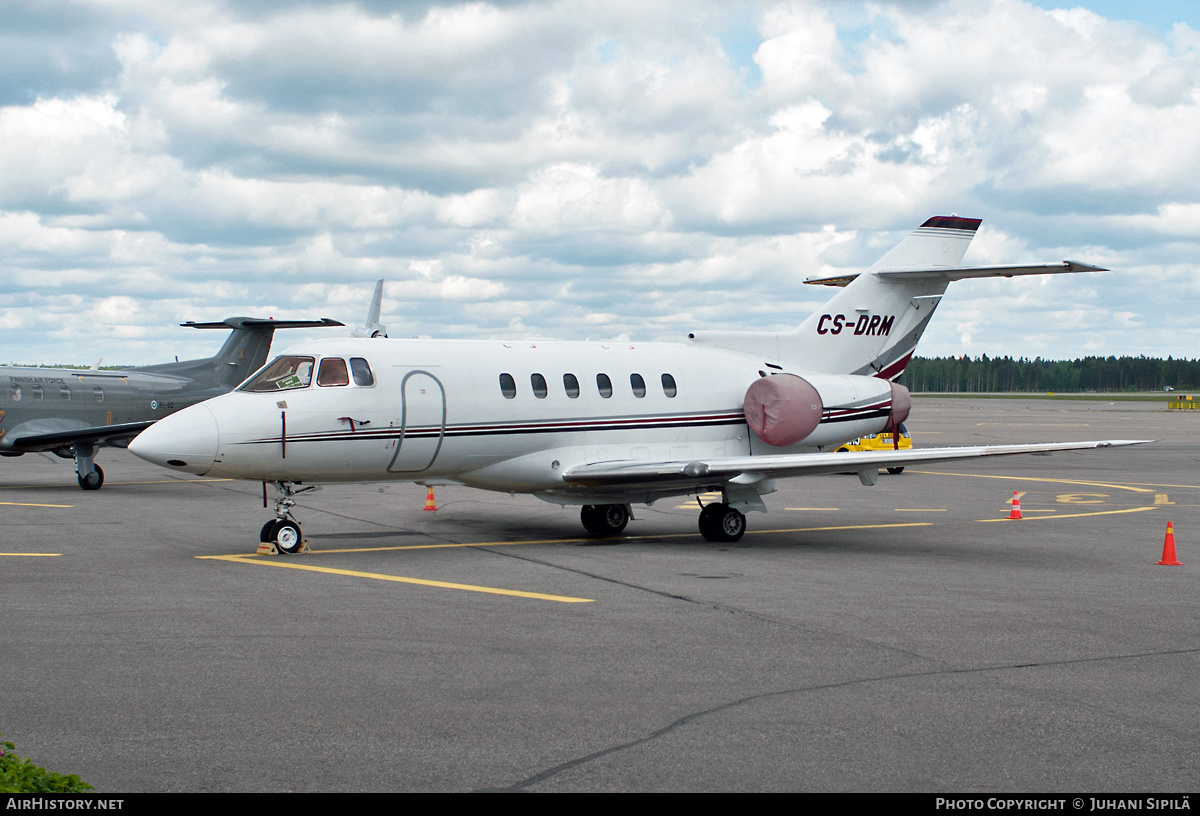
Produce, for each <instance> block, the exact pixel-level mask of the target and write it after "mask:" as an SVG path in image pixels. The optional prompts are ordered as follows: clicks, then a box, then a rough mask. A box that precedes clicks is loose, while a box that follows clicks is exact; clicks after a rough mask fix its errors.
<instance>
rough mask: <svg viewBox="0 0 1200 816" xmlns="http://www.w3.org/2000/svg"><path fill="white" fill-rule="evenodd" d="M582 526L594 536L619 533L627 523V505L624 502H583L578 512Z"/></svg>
mask: <svg viewBox="0 0 1200 816" xmlns="http://www.w3.org/2000/svg"><path fill="white" fill-rule="evenodd" d="M579 519H580V521H582V522H583V527H584V529H586V530H587V531H588V532H589V533H591V534H592V535H595V536H615V535H620V533H621V531H622V530H624V529H625V525H626V524H628V523H629V506H628V505H625V504H585V505H584V506H583V509H582V510H581V511H580V512H579Z"/></svg>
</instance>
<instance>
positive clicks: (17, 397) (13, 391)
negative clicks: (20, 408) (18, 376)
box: [8, 385, 25, 402]
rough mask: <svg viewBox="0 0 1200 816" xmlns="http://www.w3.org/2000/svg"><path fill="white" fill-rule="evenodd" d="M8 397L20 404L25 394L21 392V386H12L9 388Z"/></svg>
mask: <svg viewBox="0 0 1200 816" xmlns="http://www.w3.org/2000/svg"><path fill="white" fill-rule="evenodd" d="M8 396H9V398H10V399H12V401H13V402H20V401H21V398H22V397H24V396H25V394H24V393H23V392H22V391H21V386H19V385H10V386H9V387H8Z"/></svg>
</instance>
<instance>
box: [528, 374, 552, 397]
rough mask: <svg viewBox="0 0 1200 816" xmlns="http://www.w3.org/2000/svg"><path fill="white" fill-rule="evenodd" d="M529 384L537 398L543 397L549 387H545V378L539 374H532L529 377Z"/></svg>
mask: <svg viewBox="0 0 1200 816" xmlns="http://www.w3.org/2000/svg"><path fill="white" fill-rule="evenodd" d="M529 384H530V385H532V386H533V395H534V396H535V397H537V398H538V399H545V398H546V394H547V393H549V389H548V388H547V387H546V378H545V377H543V376H542V375H541V374H534V375H532V376H530V378H529Z"/></svg>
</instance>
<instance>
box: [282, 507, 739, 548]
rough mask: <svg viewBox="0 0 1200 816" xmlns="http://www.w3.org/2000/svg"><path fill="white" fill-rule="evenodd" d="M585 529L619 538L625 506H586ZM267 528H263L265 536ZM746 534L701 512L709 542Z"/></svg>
mask: <svg viewBox="0 0 1200 816" xmlns="http://www.w3.org/2000/svg"><path fill="white" fill-rule="evenodd" d="M579 518H580V520H581V521H582V522H583V526H584V528H585V529H586V530H587V531H588V532H589V533H591V534H592V535H594V536H599V537H602V538H604V537H608V536H615V535H620V534H621V532H622V531H623V530H624V529H625V525H626V524H628V523H629V519H630V514H629V505H627V504H585V505H584V506H583V509H582V510H580V512H579ZM265 532H266V528H264V533H265ZM745 533H746V516H745V514H744V513H742V512H741V511H740V510H737V509H735V508H733V507H730V506H729V505H728V504H726V503H725V502H715V503H713V504H707V505H703V506H702V507H701V510H700V535H702V536H704V538H705V539H707V540H708V541H725V542H732V541H737V540H739V539H740V538H741V537H742V536H743V535H745Z"/></svg>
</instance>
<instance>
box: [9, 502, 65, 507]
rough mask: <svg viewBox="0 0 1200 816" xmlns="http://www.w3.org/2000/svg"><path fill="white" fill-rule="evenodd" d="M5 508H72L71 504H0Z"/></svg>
mask: <svg viewBox="0 0 1200 816" xmlns="http://www.w3.org/2000/svg"><path fill="white" fill-rule="evenodd" d="M0 504H2V505H4V506H5V507H74V506H75V505H73V504H34V503H33V502H0Z"/></svg>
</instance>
